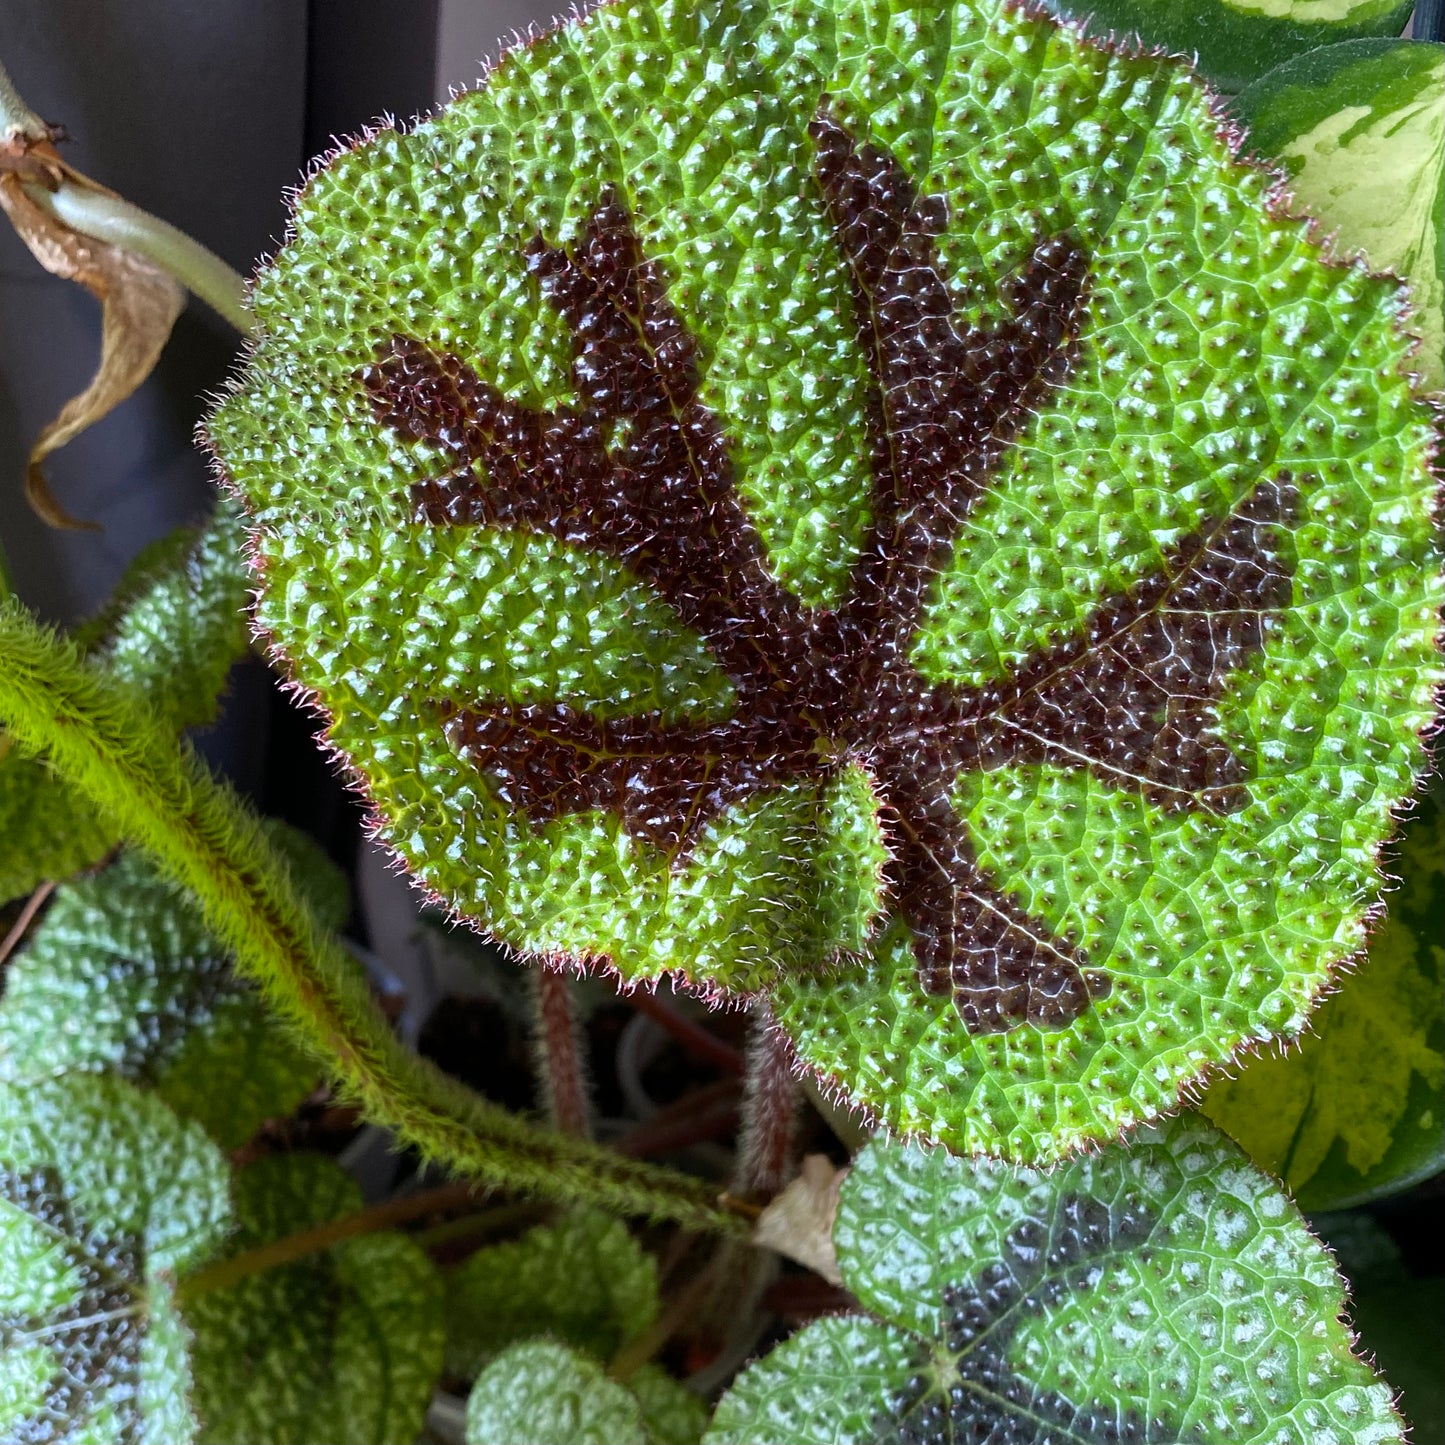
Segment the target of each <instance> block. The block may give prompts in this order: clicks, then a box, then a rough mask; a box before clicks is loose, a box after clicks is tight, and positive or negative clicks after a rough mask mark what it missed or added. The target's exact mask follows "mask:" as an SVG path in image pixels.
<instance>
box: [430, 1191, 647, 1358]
mask: <svg viewBox="0 0 1445 1445" xmlns="http://www.w3.org/2000/svg"><path fill="white" fill-rule="evenodd" d="M657 1306H658V1298H657V1266H656V1264H655V1263H654V1261H653V1259H652V1256H651V1255H649V1254H647V1253H646V1252H645V1251H644V1250H643V1249H642V1247H641V1246H640V1245H639V1244H638V1243H637V1241H636V1240H635V1239H634V1238H633V1237H632V1235H631V1234H630V1233H629V1232H628V1230H627V1227H626V1225H624V1224H623V1223H622V1222H621V1221H620V1220H617V1219H613V1218H611V1217H610V1216H608V1215H606V1214H602V1213H599V1212H598V1211H597V1210H593V1209H574V1210H572V1211H570V1212H569V1213H568V1214H567V1215H566V1216H565V1217H564V1218H563V1219H561V1220H560V1221H559V1222H558V1223H557V1224H555V1225H543V1226H541V1227H539V1228H537V1229H533V1230H530V1231H529V1232H528V1233H527V1234H525V1235H523V1236H522V1238H521V1239H519V1240H516V1241H514V1242H511V1243H507V1244H497V1245H492V1246H491V1247H489V1248H487V1249H481V1250H478V1251H477V1253H476V1254H474V1255H472V1256H471V1258H470V1259H468V1260H467V1261H466V1262H465V1263H464V1264H462V1265H460V1266H458V1267H457V1268H456V1269H455V1270H453V1271H452V1273H451V1274H450V1275H449V1276H448V1277H447V1306H446V1310H447V1349H446V1368H447V1373H448V1374H449V1375H458V1376H461V1377H463V1378H465V1379H471V1378H473V1377H474V1376H475V1375H476V1374H477V1373H478V1372H479V1371H480V1370H481V1369H482V1368H483V1366H485V1365H486V1363H487V1362H488V1361H489V1360H490V1359H491V1358H492V1357H493V1356H494V1355H496V1354H497V1352H498V1351H500V1350H502V1349H504V1348H505V1347H506V1346H508V1345H511V1344H515V1343H516V1342H517V1341H519V1340H522V1339H527V1338H530V1337H531V1336H533V1335H539V1334H545V1335H548V1336H550V1337H551V1338H553V1339H555V1340H557V1341H559V1342H562V1343H565V1344H568V1345H572V1346H575V1347H576V1348H577V1349H580V1350H584V1351H586V1352H587V1353H588V1354H591V1355H594V1356H596V1357H597V1358H598V1359H602V1360H606V1359H609V1358H610V1357H611V1356H612V1354H613V1353H614V1352H615V1351H616V1350H617V1348H618V1346H619V1345H621V1344H622V1343H623V1341H625V1340H627V1339H630V1338H632V1337H633V1336H635V1335H639V1334H641V1333H642V1332H643V1331H644V1330H646V1329H647V1328H648V1327H649V1326H650V1325H651V1324H652V1323H653V1321H654V1320H655V1319H656V1318H657Z"/></svg>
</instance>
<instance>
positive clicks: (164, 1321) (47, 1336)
mask: <svg viewBox="0 0 1445 1445" xmlns="http://www.w3.org/2000/svg"><path fill="white" fill-rule="evenodd" d="M226 1175H227V1171H226V1164H225V1160H224V1159H223V1158H222V1157H221V1155H220V1153H219V1151H218V1150H217V1149H216V1147H215V1146H214V1145H213V1144H211V1143H210V1142H209V1141H208V1140H207V1139H206V1137H205V1135H204V1134H202V1132H201V1131H200V1129H199V1128H197V1127H196V1126H195V1125H194V1124H187V1123H183V1122H182V1121H181V1120H179V1119H177V1118H176V1116H175V1115H174V1114H173V1113H171V1111H170V1110H169V1109H168V1108H166V1107H165V1105H164V1104H162V1103H161V1102H160V1101H159V1100H157V1099H154V1098H151V1097H148V1096H146V1095H145V1094H142V1093H140V1092H139V1091H138V1090H136V1089H135V1088H134V1087H133V1086H131V1085H130V1084H128V1083H126V1082H124V1081H123V1080H120V1079H115V1078H96V1077H89V1076H86V1075H79V1074H71V1075H68V1076H66V1077H63V1078H59V1079H47V1080H38V1081H35V1082H32V1083H29V1084H27V1085H25V1086H24V1087H17V1086H15V1085H13V1084H9V1083H0V1437H3V1438H4V1439H5V1440H11V1441H42V1440H57V1441H58V1440H75V1441H85V1442H89V1445H187V1442H189V1441H190V1440H191V1439H192V1438H193V1437H194V1434H195V1421H194V1420H193V1418H192V1416H191V1409H190V1404H189V1395H190V1371H189V1366H188V1363H187V1348H186V1346H187V1341H186V1332H185V1329H184V1327H183V1326H182V1324H181V1322H180V1319H179V1317H178V1315H177V1314H176V1312H175V1305H174V1299H173V1291H172V1284H171V1281H172V1279H173V1278H174V1276H175V1273H176V1272H177V1271H178V1270H180V1269H184V1268H186V1267H187V1266H190V1265H193V1264H196V1263H198V1262H199V1261H200V1260H201V1259H203V1258H204V1257H205V1255H206V1254H207V1253H208V1252H209V1251H210V1250H211V1249H212V1248H213V1247H214V1246H215V1245H216V1244H217V1243H219V1241H220V1239H221V1237H222V1235H223V1233H224V1230H225V1227H226V1223H227V1217H228V1204H227V1197H226V1194H227V1177H226Z"/></svg>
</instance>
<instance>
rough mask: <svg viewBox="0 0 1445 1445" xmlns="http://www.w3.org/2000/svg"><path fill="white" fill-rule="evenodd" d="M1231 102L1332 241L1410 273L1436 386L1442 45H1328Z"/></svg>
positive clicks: (1443, 134) (1443, 283) (1442, 213)
mask: <svg viewBox="0 0 1445 1445" xmlns="http://www.w3.org/2000/svg"><path fill="white" fill-rule="evenodd" d="M1233 109H1234V110H1235V112H1236V113H1237V114H1238V115H1240V116H1241V117H1242V118H1243V119H1244V121H1245V122H1246V124H1247V125H1248V126H1249V133H1250V142H1251V144H1252V145H1253V146H1255V147H1257V148H1258V149H1259V151H1260V152H1261V153H1263V154H1265V155H1268V156H1272V157H1276V158H1277V159H1279V160H1281V161H1283V163H1284V165H1285V167H1286V169H1287V170H1288V171H1289V173H1290V181H1291V188H1292V190H1293V191H1294V194H1295V197H1296V199H1297V201H1298V203H1299V204H1300V205H1301V206H1302V207H1304V208H1305V209H1306V210H1308V211H1310V212H1311V213H1312V214H1314V215H1316V216H1318V217H1319V219H1320V221H1321V222H1322V223H1323V224H1324V225H1325V226H1326V227H1327V228H1328V229H1330V230H1336V231H1338V233H1339V235H1338V243H1339V245H1340V246H1341V247H1342V248H1356V247H1358V248H1359V249H1361V250H1363V251H1364V253H1365V254H1366V256H1368V257H1369V259H1370V264H1371V265H1373V266H1377V267H1380V268H1381V269H1384V270H1389V271H1393V272H1395V273H1396V274H1397V275H1399V276H1403V277H1404V278H1405V279H1406V280H1408V281H1409V282H1410V287H1411V292H1412V297H1413V300H1414V303H1415V314H1414V316H1413V317H1412V320H1411V324H1412V325H1413V326H1415V327H1416V328H1418V330H1419V332H1420V336H1421V344H1420V351H1419V354H1418V356H1417V357H1416V359H1415V365H1416V366H1417V367H1418V368H1419V370H1420V374H1421V377H1422V379H1423V381H1424V383H1425V385H1426V386H1427V387H1429V388H1430V390H1431V391H1436V392H1442V391H1445V45H1438V44H1437V45H1426V44H1424V43H1423V42H1418V41H1411V40H1376V41H1368V40H1360V41H1355V42H1353V43H1350V44H1345V45H1331V46H1329V47H1327V48H1326V49H1324V50H1319V51H1316V52H1314V53H1313V54H1311V55H1307V56H1303V57H1302V58H1300V59H1299V60H1295V61H1292V62H1290V63H1289V64H1288V65H1282V66H1281V67H1280V68H1279V69H1278V70H1272V71H1270V73H1269V74H1268V75H1266V76H1264V77H1263V79H1261V80H1260V81H1258V82H1257V83H1256V84H1254V85H1252V86H1250V88H1249V89H1248V90H1246V91H1245V92H1244V94H1243V95H1241V96H1239V97H1238V99H1237V100H1236V101H1235V103H1234V106H1233Z"/></svg>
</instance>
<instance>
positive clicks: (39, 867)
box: [0, 503, 250, 901]
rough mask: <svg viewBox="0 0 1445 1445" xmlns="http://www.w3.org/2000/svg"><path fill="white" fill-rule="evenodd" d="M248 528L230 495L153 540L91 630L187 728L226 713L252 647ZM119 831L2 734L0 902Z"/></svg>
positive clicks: (66, 873)
mask: <svg viewBox="0 0 1445 1445" xmlns="http://www.w3.org/2000/svg"><path fill="white" fill-rule="evenodd" d="M242 535H243V534H242V529H241V525H240V519H239V517H238V516H237V514H236V512H235V511H234V510H233V509H232V507H231V506H230V505H229V504H227V503H223V504H222V505H221V506H220V507H219V509H218V510H217V513H216V516H215V518H214V520H213V521H212V522H211V524H210V525H209V526H208V527H207V528H205V530H203V531H202V532H201V533H200V534H199V535H197V534H196V533H195V532H194V531H193V530H190V529H186V530H183V531H179V532H176V533H173V534H172V535H171V536H170V537H167V538H165V539H163V540H162V541H160V542H158V543H156V544H155V545H154V546H152V547H149V548H147V549H146V550H145V551H143V552H142V553H141V554H140V555H139V556H138V557H137V558H136V559H135V561H134V562H133V563H132V565H131V567H130V569H129V570H128V572H127V573H126V576H125V577H124V578H123V579H122V582H121V585H120V588H119V590H118V592H117V594H116V598H115V600H114V602H113V603H112V604H111V606H109V607H108V608H107V609H106V610H105V612H104V613H103V614H102V615H101V616H99V617H97V618H94V619H92V621H91V622H90V623H88V624H86V625H85V626H84V627H82V628H81V629H80V632H79V635H78V640H79V641H80V642H81V643H82V644H83V645H84V646H85V647H86V648H87V650H89V651H90V652H92V653H93V654H94V655H95V656H97V657H99V658H102V659H104V660H105V661H106V662H107V663H108V665H109V666H110V667H111V668H112V669H113V670H114V672H115V673H116V674H117V675H118V676H119V677H121V678H122V679H124V680H125V681H126V682H127V683H129V684H131V685H132V686H133V687H135V688H136V689H137V691H139V692H141V693H143V694H144V696H145V697H146V698H147V700H148V701H149V702H150V704H151V706H152V707H154V708H155V709H156V711H157V712H158V713H159V714H160V715H161V716H162V717H163V718H164V719H165V720H166V721H167V722H169V723H170V724H171V725H172V726H173V727H175V728H176V729H177V730H180V729H182V728H187V727H196V726H199V725H201V724H203V723H207V722H210V721H211V720H212V719H213V718H214V717H215V715H216V703H217V699H218V697H219V696H220V693H221V689H222V687H223V686H224V684H225V681H226V674H227V673H228V672H229V671H230V668H231V664H232V663H234V662H235V661H236V659H237V658H238V657H240V655H241V653H242V652H243V651H244V650H245V647H246V633H247V627H246V616H245V606H246V601H247V595H248V588H249V585H250V583H249V579H248V574H247V571H246V565H245V562H244V561H243V559H242V556H241V540H242ZM117 842H119V837H118V835H117V833H116V830H115V828H114V827H113V825H112V824H111V822H110V820H109V819H108V818H106V817H104V816H103V815H101V814H99V813H97V811H96V809H95V807H94V806H93V805H92V804H91V803H90V802H89V801H87V800H85V799H83V798H81V797H80V796H78V795H77V794H76V793H74V792H73V791H72V790H71V789H70V788H68V787H67V786H66V785H65V784H64V783H63V782H62V781H61V780H60V779H59V778H57V777H56V776H55V775H54V774H53V773H52V772H51V771H50V770H49V769H48V768H47V767H46V765H45V764H44V763H43V762H41V761H39V760H37V759H34V758H30V757H26V756H24V755H23V754H21V753H18V752H16V751H15V750H14V749H8V748H7V746H6V745H5V743H4V742H3V740H0V901H3V900H5V899H9V898H16V897H19V896H20V895H21V894H23V893H28V892H29V891H30V890H31V889H32V888H34V887H35V886H36V885H37V884H39V883H41V882H44V881H45V880H46V879H52V880H54V879H60V878H68V877H70V875H71V874H73V873H76V872H78V871H79V870H80V869H82V868H85V867H88V866H89V865H91V864H93V863H97V862H99V861H100V859H102V858H103V857H104V856H105V855H106V853H107V852H109V850H110V849H111V848H113V847H115V845H116V843H117Z"/></svg>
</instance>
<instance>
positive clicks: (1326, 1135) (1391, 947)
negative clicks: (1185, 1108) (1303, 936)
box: [1202, 794, 1445, 1210]
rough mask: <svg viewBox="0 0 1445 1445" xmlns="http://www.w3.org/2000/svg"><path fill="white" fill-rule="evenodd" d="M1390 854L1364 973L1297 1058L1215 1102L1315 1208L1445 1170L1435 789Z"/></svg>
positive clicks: (1265, 1060) (1258, 1158)
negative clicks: (1380, 918) (1380, 920)
mask: <svg viewBox="0 0 1445 1445" xmlns="http://www.w3.org/2000/svg"><path fill="white" fill-rule="evenodd" d="M1391 852H1392V855H1393V856H1391V857H1390V859H1389V860H1388V862H1389V866H1390V869H1391V871H1392V872H1393V871H1396V870H1398V872H1399V875H1400V882H1399V886H1398V887H1397V888H1396V889H1395V890H1394V891H1392V892H1391V893H1389V894H1388V895H1387V899H1388V903H1389V913H1388V915H1387V917H1386V918H1385V920H1384V924H1383V926H1382V927H1381V928H1380V929H1379V931H1378V932H1377V933H1376V935H1375V936H1374V937H1373V938H1372V939H1371V940H1370V951H1369V954H1368V955H1367V956H1366V958H1365V959H1364V961H1363V962H1362V963H1361V964H1360V967H1359V970H1358V971H1357V972H1355V973H1351V974H1348V975H1346V977H1345V979H1344V980H1343V982H1342V984H1341V987H1340V991H1339V993H1338V994H1336V995H1334V996H1333V997H1332V998H1329V999H1327V1000H1326V1001H1325V1002H1324V1004H1323V1005H1322V1006H1321V1008H1320V1009H1319V1011H1318V1012H1317V1013H1316V1014H1315V1016H1314V1017H1313V1018H1312V1019H1311V1021H1310V1027H1309V1032H1308V1033H1307V1034H1306V1035H1305V1036H1304V1038H1303V1039H1302V1040H1301V1041H1300V1045H1299V1047H1298V1048H1297V1049H1294V1050H1292V1051H1291V1052H1289V1053H1288V1054H1284V1055H1280V1054H1279V1053H1275V1052H1270V1053H1265V1054H1262V1055H1261V1056H1260V1057H1259V1058H1256V1059H1251V1060H1250V1062H1249V1063H1248V1064H1247V1065H1246V1066H1245V1068H1244V1070H1243V1072H1242V1073H1241V1074H1240V1075H1239V1076H1238V1077H1237V1078H1225V1079H1220V1080H1218V1081H1217V1082H1216V1083H1215V1084H1213V1085H1212V1086H1211V1087H1210V1090H1209V1092H1208V1094H1206V1095H1205V1098H1204V1103H1203V1106H1202V1107H1203V1109H1204V1112H1205V1113H1207V1114H1208V1115H1209V1117H1210V1118H1211V1119H1213V1120H1214V1121H1215V1122H1216V1123H1217V1124H1219V1125H1220V1126H1221V1127H1222V1128H1224V1129H1225V1130H1227V1131H1228V1132H1229V1133H1230V1134H1232V1135H1233V1136H1234V1138H1236V1139H1237V1140H1238V1141H1239V1142H1240V1143H1241V1144H1242V1145H1243V1146H1244V1147H1245V1149H1246V1150H1248V1151H1249V1154H1250V1157H1251V1158H1253V1159H1254V1160H1255V1162H1256V1163H1258V1164H1260V1165H1262V1166H1263V1167H1264V1168H1266V1169H1268V1170H1270V1171H1272V1172H1273V1173H1275V1174H1277V1175H1279V1177H1280V1178H1281V1179H1282V1180H1284V1182H1285V1183H1286V1184H1287V1185H1288V1186H1289V1188H1290V1192H1291V1193H1292V1194H1293V1195H1294V1197H1295V1198H1296V1199H1297V1200H1298V1201H1299V1203H1300V1207H1301V1208H1303V1209H1310V1210H1319V1209H1342V1208H1345V1207H1346V1206H1348V1205H1353V1204H1359V1203H1362V1202H1364V1201H1365V1200H1368V1199H1373V1198H1377V1197H1379V1196H1380V1195H1383V1194H1391V1193H1395V1192H1397V1191H1399V1190H1401V1189H1405V1188H1408V1187H1409V1186H1410V1185H1412V1184H1417V1183H1419V1182H1420V1180H1422V1179H1426V1178H1428V1177H1429V1176H1430V1175H1432V1174H1437V1173H1439V1171H1440V1170H1441V1169H1445V818H1442V815H1441V810H1440V806H1439V803H1438V802H1437V801H1436V799H1435V798H1434V797H1433V796H1431V795H1429V794H1426V795H1424V796H1422V798H1421V800H1420V809H1419V812H1418V813H1417V815H1416V816H1415V817H1414V818H1412V819H1411V820H1410V822H1409V824H1408V825H1407V826H1406V828H1405V831H1404V833H1403V834H1402V836H1401V838H1400V841H1399V846H1398V848H1397V849H1392V850H1391Z"/></svg>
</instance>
